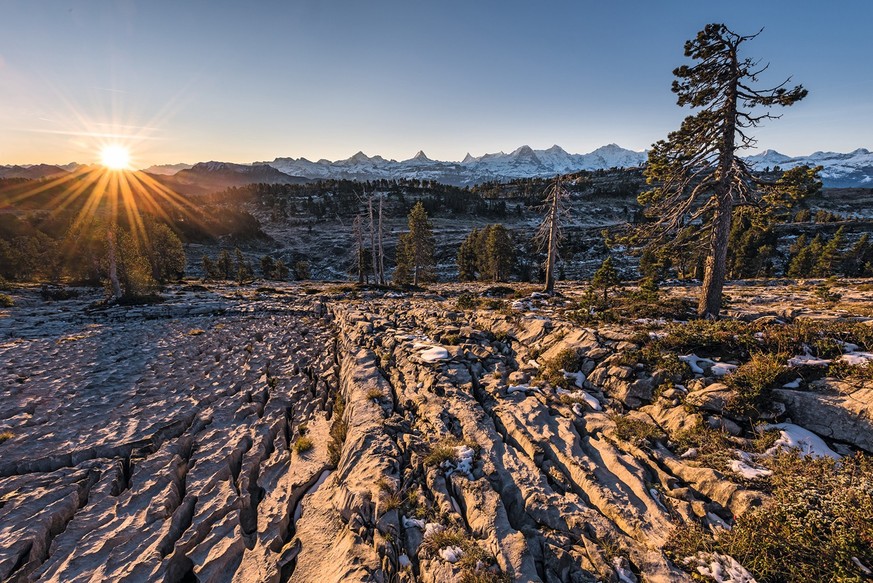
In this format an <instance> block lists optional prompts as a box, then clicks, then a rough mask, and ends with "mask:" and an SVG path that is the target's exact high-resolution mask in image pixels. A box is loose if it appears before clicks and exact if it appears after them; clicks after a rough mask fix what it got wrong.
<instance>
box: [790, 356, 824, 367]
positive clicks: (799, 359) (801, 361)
mask: <svg viewBox="0 0 873 583" xmlns="http://www.w3.org/2000/svg"><path fill="white" fill-rule="evenodd" d="M830 363H831V361H830V360H827V359H825V358H818V357H817V356H813V355H811V354H798V355H797V356H792V357H791V358H789V359H788V366H791V367H799V366H828V365H829V364H830Z"/></svg>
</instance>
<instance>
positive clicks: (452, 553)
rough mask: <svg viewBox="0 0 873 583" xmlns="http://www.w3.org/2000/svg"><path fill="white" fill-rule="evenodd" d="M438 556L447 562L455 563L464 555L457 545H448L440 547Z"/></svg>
mask: <svg viewBox="0 0 873 583" xmlns="http://www.w3.org/2000/svg"><path fill="white" fill-rule="evenodd" d="M440 556H441V557H442V558H443V559H444V560H446V561H447V562H449V563H457V562H458V561H460V560H461V557H463V556H464V551H463V550H462V549H461V547H458V546H454V545H453V546H449V547H446V548H444V549H440Z"/></svg>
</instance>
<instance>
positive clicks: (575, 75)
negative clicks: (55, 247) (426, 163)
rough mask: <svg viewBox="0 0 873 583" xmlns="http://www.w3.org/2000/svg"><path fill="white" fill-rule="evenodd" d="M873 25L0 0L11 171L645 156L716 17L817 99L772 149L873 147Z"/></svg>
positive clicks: (544, 4) (758, 6) (763, 143)
mask: <svg viewBox="0 0 873 583" xmlns="http://www.w3.org/2000/svg"><path fill="white" fill-rule="evenodd" d="M871 21H873V2H870V1H869V0H857V1H849V0H847V1H842V2H834V3H832V5H830V6H828V5H826V4H825V3H823V2H821V1H818V2H807V1H804V0H794V1H790V2H788V1H785V2H783V1H768V2H765V1H763V0H758V1H757V2H746V1H731V2H718V3H717V2H711V1H699V0H698V1H696V2H695V1H680V0H661V1H658V2H651V1H630V0H625V1H621V0H616V1H613V2H605V1H601V2H586V1H576V2H548V1H541V2H530V1H527V2H514V1H508V0H504V1H494V2H491V1H473V0H467V1H464V2H460V1H454V0H442V1H431V2H420V1H417V0H397V1H394V0H386V1H379V0H373V1H370V2H360V1H352V0H349V1H331V0H323V1H286V2H257V1H249V2H224V1H216V0H212V1H208V2H207V1H174V2H165V1H162V0H149V1H141V2H140V1H133V0H118V1H108V0H82V1H72V0H0V95H2V98H0V163H31V162H37V161H42V162H49V163H64V162H69V161H73V160H76V161H80V162H92V161H94V160H95V159H96V151H97V149H99V147H98V144H99V143H106V142H108V141H121V142H123V143H128V144H130V146H131V149H132V151H133V156H134V161H135V162H136V163H137V164H139V165H141V166H144V165H148V164H152V163H159V162H178V161H186V162H195V161H200V160H213V159H214V160H226V161H235V162H250V161H254V160H272V159H273V158H274V157H276V156H293V157H299V156H305V157H307V158H310V159H313V160H317V159H319V158H328V159H332V160H333V159H339V158H346V157H348V156H350V155H352V154H354V153H355V152H357V151H358V150H363V151H364V152H366V153H368V154H370V155H373V154H381V155H383V156H385V157H391V158H396V159H406V158H410V157H412V156H413V155H414V154H415V152H416V151H417V150H419V149H423V150H424V151H425V152H426V153H427V154H428V155H429V156H430V157H431V158H439V159H448V160H459V159H461V158H463V156H464V154H465V153H466V152H467V151H469V152H471V153H472V154H474V155H480V154H483V153H486V152H495V151H499V150H504V151H509V150H512V149H514V148H516V147H518V146H520V145H522V144H528V145H530V146H532V147H534V148H547V147H549V146H551V145H552V144H559V145H560V146H562V147H564V148H565V149H566V150H568V151H570V152H574V153H575V152H580V153H584V152H588V151H591V150H593V149H594V148H597V147H598V146H601V145H604V144H606V143H610V142H615V143H618V144H619V145H622V146H624V147H627V148H632V149H636V150H641V149H644V148H647V147H648V146H649V145H650V144H651V143H652V142H654V141H655V140H658V139H660V138H662V137H664V136H665V135H666V134H667V132H669V131H670V130H672V129H675V128H676V127H677V126H678V124H679V122H680V121H681V119H682V117H684V116H685V115H687V114H688V111H687V110H683V109H681V108H679V107H678V106H676V104H675V99H674V96H673V94H672V93H671V92H670V83H671V81H672V73H671V72H672V70H673V68H674V67H676V66H678V65H680V64H682V63H683V62H685V59H684V57H683V54H682V46H683V43H684V41H685V40H686V39H688V38H691V37H692V36H694V34H695V33H696V32H697V31H698V30H699V29H700V28H702V27H703V26H704V25H705V24H706V23H708V22H725V23H726V24H728V26H730V27H731V28H733V29H734V30H736V31H737V32H741V33H750V32H754V31H756V30H757V29H759V28H761V27H765V30H764V32H763V33H762V34H761V36H760V37H759V38H758V39H756V40H755V41H753V42H751V43H749V44H748V45H747V47H748V55H749V56H753V57H760V58H762V59H764V60H765V61H770V62H771V64H772V65H771V69H770V72H772V76H771V77H769V78H768V79H765V81H766V80H769V81H781V80H782V77H784V76H788V75H792V76H793V78H794V80H795V81H796V82H800V83H803V84H804V85H805V86H806V87H807V88H808V89H809V90H810V95H809V97H808V98H807V99H806V100H805V101H804V102H801V103H800V104H798V105H796V106H794V107H792V108H789V109H787V110H785V111H784V114H785V115H784V117H783V119H781V120H777V121H773V122H770V123H769V124H768V126H767V127H765V128H763V129H761V130H759V131H758V133H757V135H758V137H759V140H760V142H759V146H760V147H761V148H762V149H763V148H773V149H776V150H779V151H781V152H783V153H787V154H792V155H799V154H808V153H810V152H812V151H815V150H838V151H849V150H852V149H855V148H858V147H868V148H869V147H873V143H871V138H870V137H871V136H873V67H871V65H870V56H871V55H873V35H870V34H869V25H870V22H871Z"/></svg>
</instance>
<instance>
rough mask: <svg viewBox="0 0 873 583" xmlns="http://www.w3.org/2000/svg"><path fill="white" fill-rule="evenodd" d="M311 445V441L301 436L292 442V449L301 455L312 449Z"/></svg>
mask: <svg viewBox="0 0 873 583" xmlns="http://www.w3.org/2000/svg"><path fill="white" fill-rule="evenodd" d="M313 445H314V444H313V443H312V440H311V439H310V438H308V437H306V436H305V435H301V436H300V437H298V438H297V440H296V441H295V442H294V446H293V449H294V451H295V452H297V453H298V454H302V453H305V452H307V451H309V450H310V449H312V446H313Z"/></svg>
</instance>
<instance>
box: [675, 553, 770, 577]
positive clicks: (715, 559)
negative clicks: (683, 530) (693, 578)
mask: <svg viewBox="0 0 873 583" xmlns="http://www.w3.org/2000/svg"><path fill="white" fill-rule="evenodd" d="M683 563H685V564H686V565H689V566H692V567H696V569H697V572H698V573H700V574H701V575H703V576H704V577H709V578H710V579H712V580H713V581H716V582H717V583H757V581H755V578H754V577H752V574H751V573H749V572H748V571H747V570H746V568H745V567H743V566H742V565H740V564H739V563H738V562H737V560H736V559H734V558H733V557H731V556H729V555H722V554H719V553H707V552H703V551H700V552H698V553H697V554H696V555H694V556H693V557H687V558H685V560H684V561H683Z"/></svg>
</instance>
